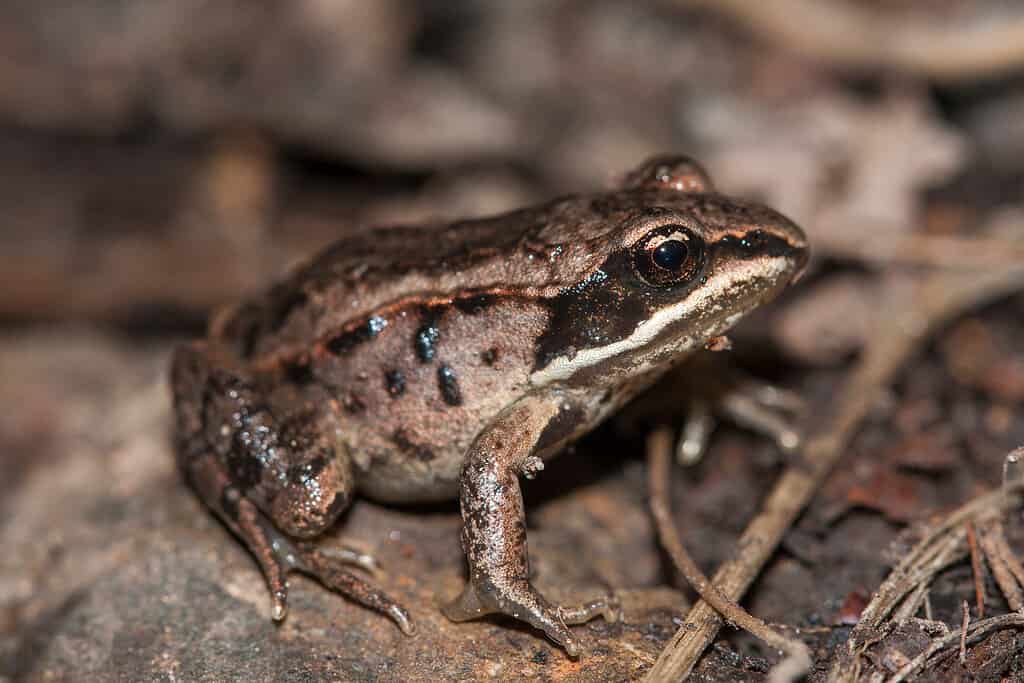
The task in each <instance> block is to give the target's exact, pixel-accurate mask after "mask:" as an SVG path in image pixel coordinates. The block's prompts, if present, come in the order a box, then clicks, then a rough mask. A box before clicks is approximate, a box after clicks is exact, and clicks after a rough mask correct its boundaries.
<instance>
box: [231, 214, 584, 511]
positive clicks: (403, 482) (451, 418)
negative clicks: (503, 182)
mask: <svg viewBox="0 0 1024 683" xmlns="http://www.w3.org/2000/svg"><path fill="white" fill-rule="evenodd" d="M577 201H578V200H576V199H573V198H570V199H563V200H559V201H558V202H553V203H551V204H548V205H545V206H543V207H539V208H536V209H529V210H524V211H518V212H514V213H510V214H505V215H502V216H498V217H495V218H490V219H483V220H475V221H466V222H462V223H456V224H452V225H449V226H445V227H440V228H429V227H428V228H423V227H419V228H384V229H376V230H372V231H369V232H366V233H365V234H363V235H359V236H356V237H354V238H352V239H347V240H344V241H341V242H339V243H337V244H335V245H334V246H332V247H330V248H329V249H328V250H326V251H324V252H323V253H321V254H320V255H319V256H318V257H316V258H315V259H314V260H313V261H311V262H310V263H309V264H308V265H306V266H304V267H302V268H301V269H299V270H297V271H296V272H295V273H293V274H292V275H291V276H290V277H289V278H287V279H286V280H284V281H283V282H281V283H280V284H278V285H276V286H274V287H273V288H271V289H270V290H269V291H268V292H267V293H266V294H265V295H263V296H262V297H261V298H258V299H255V300H253V301H251V302H248V303H246V304H243V305H241V306H240V307H238V308H236V309H234V310H233V311H231V312H229V313H226V314H223V315H222V316H221V317H220V319H219V320H218V321H215V322H214V324H213V330H212V336H213V337H214V338H217V339H219V340H221V341H222V342H226V343H227V344H228V345H229V346H231V347H232V348H233V349H235V351H234V353H235V354H236V355H237V356H238V357H239V359H240V360H241V361H242V362H244V363H246V364H248V365H249V367H250V368H252V369H253V370H254V371H255V372H257V373H258V374H263V375H264V376H266V377H268V378H271V377H272V378H273V381H269V382H268V383H267V384H268V386H274V387H280V385H281V383H280V382H279V381H277V380H279V379H282V378H283V379H285V380H286V382H285V384H286V385H287V389H288V392H287V393H286V394H282V398H281V399H280V400H281V402H282V403H287V402H290V401H292V397H293V396H294V392H295V389H298V390H299V392H300V393H301V395H302V396H304V397H305V399H306V402H307V403H309V404H311V405H316V406H318V407H320V408H324V407H326V409H325V410H322V411H321V412H322V414H323V419H325V420H327V421H328V422H329V423H330V424H329V425H328V427H329V428H333V429H334V431H335V432H336V433H337V434H339V440H340V442H341V445H342V447H344V448H345V449H346V450H347V451H348V453H349V454H350V455H351V457H352V459H353V461H354V463H355V465H356V470H357V479H358V480H359V483H360V486H361V488H362V489H363V491H364V492H366V493H369V494H371V495H374V496H375V497H377V498H379V499H385V500H397V501H410V500H417V499H418V500H431V499H442V498H447V497H450V496H451V495H454V493H455V491H456V483H457V480H458V474H459V471H460V469H461V464H462V458H463V455H464V453H465V452H466V451H467V449H468V446H469V445H470V443H471V442H472V440H473V439H474V438H475V437H476V435H477V434H478V433H479V432H480V430H481V429H482V428H483V426H485V425H486V424H487V423H489V422H490V421H491V420H492V419H493V418H494V416H495V415H496V414H497V413H498V412H500V411H501V410H502V409H504V408H505V407H507V405H509V404H510V403H511V402H514V400H516V399H517V398H518V397H521V396H522V395H523V394H524V393H525V392H526V391H528V386H527V385H528V382H529V375H530V372H531V370H532V369H533V368H534V364H535V362H536V357H535V340H536V339H537V338H538V337H539V336H540V335H542V334H543V332H544V329H545V326H546V324H547V321H548V318H549V315H550V310H549V309H548V307H547V306H546V305H545V303H544V301H545V299H546V297H549V296H551V295H553V294H554V293H556V292H558V291H559V290H561V289H562V288H564V287H565V286H567V285H568V284H570V281H571V280H572V278H574V277H575V275H574V274H573V273H571V272H570V273H568V275H567V269H566V266H565V264H564V263H563V262H561V261H560V257H562V256H563V255H564V254H565V252H566V247H565V246H563V244H562V243H561V242H556V241H554V240H553V239H552V238H551V236H550V235H547V234H545V229H547V228H550V226H552V225H559V226H562V228H563V229H562V230H559V231H554V232H553V233H552V234H555V235H558V236H559V237H563V238H564V237H565V236H566V235H567V234H568V236H569V237H570V238H572V237H573V235H572V234H571V231H570V232H569V233H567V232H566V231H565V229H564V227H565V226H567V225H570V224H572V225H575V224H576V223H577V222H578V215H579V206H578V204H577ZM588 215H589V214H588ZM581 241H582V240H581ZM581 246H582V245H581ZM582 251H583V250H581V253H582ZM588 258H589V257H588ZM589 266H590V264H589V262H586V259H584V260H583V261H581V262H580V263H577V264H575V266H574V267H578V268H587V267H589ZM274 391H275V392H277V393H282V392H281V389H280V388H276V389H274ZM271 400H274V399H273V397H271Z"/></svg>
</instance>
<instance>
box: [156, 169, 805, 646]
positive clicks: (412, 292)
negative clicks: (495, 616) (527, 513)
mask: <svg viewBox="0 0 1024 683" xmlns="http://www.w3.org/2000/svg"><path fill="white" fill-rule="evenodd" d="M805 262H806V241H805V238H804V236H803V233H802V232H801V231H800V229H799V228H797V227H796V226H795V225H793V224H792V223H791V222H789V221H788V220H787V219H786V218H784V217H783V216H781V215H780V214H778V213H776V212H774V211H772V210H771V209H767V208H765V207H762V206H759V205H756V204H751V203H746V202H741V201H739V200H735V199H730V198H728V197H725V196H723V195H720V194H717V193H716V192H714V190H713V188H712V186H711V183H710V180H709V179H708V177H707V175H706V174H705V173H704V171H703V170H702V169H701V168H700V167H699V166H698V165H697V164H696V163H695V162H693V161H691V160H689V159H687V158H685V157H663V158H657V159H652V160H650V161H649V162H647V163H646V164H644V165H643V166H641V167H640V168H638V169H636V170H635V171H633V172H631V173H630V174H628V175H627V176H626V177H625V179H624V181H623V182H622V183H621V186H620V187H619V188H618V189H615V190H613V191H610V192H607V193H602V194H595V195H583V196H570V197H566V198H563V199H559V200H556V201H553V202H550V203H548V204H545V205H542V206H539V207H535V208H530V209H524V210H521V211H516V212H512V213H508V214H504V215H501V216H497V217H494V218H489V219H483V220H475V221H466V222H462V223H456V224H453V225H449V226H443V227H434V228H415V229H414V228H392V229H379V230H376V231H373V232H370V233H368V234H366V235H364V236H361V237H359V238H356V239H351V240H346V241H343V242H340V243H338V244H336V245H334V246H333V247H331V248H330V249H328V250H327V251H325V252H324V253H323V254H321V255H320V256H319V257H318V258H316V259H315V260H314V261H313V262H312V263H310V264H309V265H308V266H306V267H305V268H302V269H301V270H299V271H297V272H296V273H295V274H294V275H292V276H291V277H290V278H289V279H287V280H285V281H284V282H282V283H281V284H279V285H277V286H275V287H274V288H272V289H271V290H270V291H269V292H268V293H267V294H266V295H265V296H263V297H262V298H259V299H256V300H254V301H250V302H247V303H244V304H242V305H240V306H237V307H235V308H232V309H230V310H226V311H222V312H221V313H220V314H218V315H217V316H215V317H214V319H213V321H212V323H211V326H210V333H209V338H208V339H207V340H206V341H205V342H200V343H195V344H192V345H190V346H186V347H183V348H181V349H179V351H178V352H177V354H176V356H175V360H174V367H173V370H172V377H173V387H174V394H175V406H176V413H177V420H178V428H177V434H178V439H179V448H178V454H179V456H178V457H179V462H180V465H181V467H182V469H183V471H184V472H185V474H186V475H187V477H188V479H189V481H190V482H191V483H192V485H193V487H194V488H195V489H196V491H197V492H198V493H199V495H200V496H201V498H202V499H203V500H204V501H205V502H206V504H207V505H209V506H210V507H211V508H212V509H213V510H214V511H215V512H216V513H217V514H218V515H219V516H220V518H221V519H223V520H224V522H225V523H226V524H227V525H228V527H230V528H231V530H232V531H233V532H234V533H235V534H236V535H238V536H239V537H240V538H241V539H242V540H243V541H244V542H245V543H246V545H247V546H248V547H249V549H250V550H251V551H252V552H253V554H254V555H255V556H256V558H257V560H258V561H259V563H260V566H261V568H262V569H263V572H264V574H265V576H266V578H267V582H268V584H269V586H270V589H271V593H272V597H273V607H274V609H273V611H274V616H275V618H277V619H280V618H283V617H284V614H285V611H286V587H287V586H286V582H285V575H286V574H287V573H288V572H290V571H303V572H306V573H309V574H312V575H313V576H315V577H317V578H319V579H320V580H321V581H322V582H323V583H325V584H326V585H327V586H328V587H331V588H333V589H335V590H337V591H339V592H341V593H343V594H345V595H347V596H349V597H351V598H353V599H354V600H356V601H358V602H360V603H362V604H364V605H367V606H369V607H371V608H374V609H377V610H379V611H381V612H384V613H386V614H388V615H389V616H391V618H393V619H394V620H395V621H396V622H397V623H398V625H399V626H400V627H401V628H402V629H403V630H404V631H406V632H410V631H411V629H412V625H411V622H410V620H409V618H408V614H407V613H406V611H405V610H404V609H402V608H401V607H400V606H399V605H397V604H396V603H395V602H394V601H393V600H391V599H390V598H388V597H387V596H386V595H385V594H383V593H382V592H380V591H379V590H378V589H376V588H374V587H373V586H372V585H370V584H368V583H367V582H365V581H364V580H363V579H362V578H360V577H358V576H357V575H355V574H352V573H351V572H349V571H347V570H346V569H344V568H343V567H342V566H341V565H342V564H346V563H347V564H353V565H357V566H362V567H364V568H366V567H370V566H372V560H371V559H370V558H368V557H366V556H362V555H359V554H358V553H356V552H354V551H349V550H345V551H342V552H341V553H340V554H338V555H336V556H334V555H332V556H331V557H329V558H328V557H325V556H324V555H323V554H322V553H319V552H318V551H316V550H314V549H313V547H312V546H311V545H309V544H306V543H303V542H302V541H301V540H299V539H308V538H311V537H314V536H316V535H317V534H319V533H320V532H322V531H323V530H324V529H326V528H327V527H328V526H330V525H331V524H332V523H333V522H334V521H335V520H336V519H337V517H338V515H339V514H340V513H341V512H342V510H344V508H345V507H346V506H347V505H348V504H349V502H350V501H351V499H352V496H353V495H354V494H355V493H356V492H357V491H358V492H360V493H362V494H364V495H367V496H370V497H373V498H375V499H378V500H382V501H392V502H415V501H432V500H441V499H447V498H452V497H455V496H458V497H459V498H460V500H461V504H462V514H463V519H464V528H463V534H462V543H463V548H464V550H465V553H466V558H467V560H468V563H469V568H470V574H469V583H468V584H467V587H466V589H465V591H464V592H463V594H462V595H461V596H460V597H459V599H458V600H456V601H455V602H454V603H452V604H451V605H449V606H448V607H447V608H445V613H446V614H447V615H448V616H449V617H450V618H452V619H455V620H463V619H471V618H475V617H478V616H480V615H483V614H487V613H491V612H501V613H504V614H508V615H511V616H513V617H515V618H518V619H522V620H524V621H526V622H528V623H530V624H533V625H534V626H536V627H537V628H540V629H542V630H543V631H544V632H545V633H546V634H547V635H548V636H549V637H551V638H552V639H553V640H554V641H556V642H558V643H560V644H561V645H563V646H564V647H565V648H566V650H567V652H569V654H571V655H574V656H575V655H576V654H577V653H578V649H579V648H578V645H577V643H576V641H575V639H574V638H573V636H572V633H571V632H570V631H569V629H568V628H567V627H566V624H574V623H581V622H583V621H586V620H588V619H591V618H593V617H594V616H596V615H598V614H604V615H605V616H606V617H609V618H610V617H611V616H613V615H614V605H612V604H611V602H610V601H608V600H596V601H594V602H591V603H587V604H583V605H577V606H558V605H553V604H551V603H549V602H548V601H547V600H546V599H545V598H544V597H543V596H542V595H540V594H539V593H538V592H537V591H536V590H535V589H534V588H533V586H532V585H531V584H530V581H529V569H528V558H527V553H526V526H525V518H524V511H523V502H522V496H521V493H520V489H519V475H520V474H522V475H525V476H527V477H528V478H532V477H533V476H535V475H536V473H537V472H538V471H539V470H541V469H543V461H544V459H546V458H548V457H550V456H552V455H554V454H556V453H557V452H558V451H559V450H561V449H562V448H563V447H564V446H565V445H566V444H567V443H569V442H571V441H572V440H573V439H576V438H578V437H579V436H580V435H582V434H584V433H585V432H587V431H588V430H590V429H592V428H593V427H594V426H595V425H596V424H598V423H599V422H600V421H601V420H602V419H604V418H605V417H607V416H608V415H609V414H610V413H612V412H613V411H614V410H615V409H617V408H618V407H619V406H620V405H622V403H624V402H625V401H627V400H628V399H629V398H631V397H632V396H633V395H635V394H636V393H637V392H638V391H640V390H642V389H643V388H644V387H646V386H647V385H649V384H650V383H651V382H653V381H654V380H655V379H657V377H659V376H660V375H661V374H663V373H664V372H665V371H666V370H667V369H668V368H670V367H671V366H672V365H673V364H675V363H677V362H678V361H679V360H680V359H682V358H683V357H685V356H686V355H687V353H689V352H690V351H691V350H693V349H695V348H699V347H700V346H701V345H703V344H704V343H705V342H707V341H708V340H709V339H711V338H713V337H715V336H717V335H719V334H721V333H722V332H724V331H725V330H726V329H727V328H728V327H730V326H731V325H732V324H734V323H735V321H736V320H737V319H738V318H739V317H741V316H742V315H743V314H745V313H746V312H748V311H749V310H751V309H752V308H755V307H756V306H758V305H760V304H761V303H763V302H764V301H766V300H767V299H769V298H771V297H772V296H774V295H775V294H776V293H777V292H778V291H779V290H780V289H782V288H783V287H784V286H785V285H787V284H788V283H789V282H790V281H791V280H792V279H793V277H795V275H796V274H797V273H799V271H800V270H801V269H802V267H803V265H804V263H805Z"/></svg>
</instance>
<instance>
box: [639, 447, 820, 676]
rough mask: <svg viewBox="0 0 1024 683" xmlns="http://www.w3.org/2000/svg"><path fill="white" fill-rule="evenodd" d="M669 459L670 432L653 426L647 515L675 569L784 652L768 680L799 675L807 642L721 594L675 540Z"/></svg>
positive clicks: (732, 619) (807, 664)
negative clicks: (779, 629) (763, 619)
mask: <svg viewBox="0 0 1024 683" xmlns="http://www.w3.org/2000/svg"><path fill="white" fill-rule="evenodd" d="M671 462H672V432H671V431H670V430H669V429H667V428H664V427H663V428H660V429H656V430H654V431H653V432H651V434H650V436H649V437H648V438H647V477H648V489H649V491H650V496H651V501H650V505H651V515H653V517H654V522H655V526H656V527H657V531H658V538H659V540H660V541H661V545H662V546H663V547H664V548H665V550H666V551H667V552H668V554H669V557H671V558H672V562H673V563H674V564H675V566H676V569H678V570H679V572H680V573H681V574H682V575H683V576H684V577H685V578H686V580H687V581H688V582H689V583H690V585H691V586H693V589H694V590H695V591H697V593H698V594H699V595H700V596H701V597H702V598H703V599H704V600H706V601H707V603H708V604H709V605H711V606H712V607H714V608H715V609H716V610H718V613H719V614H721V615H722V616H723V617H724V618H725V620H726V621H728V622H729V623H730V624H733V625H735V626H737V627H739V628H742V629H744V630H746V631H748V632H749V633H750V634H751V635H753V636H754V637H756V638H758V639H760V640H762V641H763V642H764V643H765V644H767V645H768V646H769V647H772V648H775V649H777V650H782V651H783V652H785V653H786V654H787V655H788V656H787V658H786V659H785V660H783V661H782V662H780V663H779V664H778V665H776V666H775V667H774V668H773V669H772V671H771V673H770V675H769V680H770V681H780V682H781V681H794V680H797V679H799V678H800V677H802V676H803V675H804V674H806V673H807V672H808V671H810V668H811V654H810V651H809V650H808V649H807V646H806V645H804V644H803V643H802V642H800V641H799V640H792V639H789V638H786V637H785V636H783V635H782V634H780V633H778V632H777V631H775V630H773V629H772V628H771V627H769V626H768V624H766V623H765V622H764V621H762V620H760V619H758V618H757V617H755V616H753V615H751V614H750V613H749V612H747V611H746V610H744V609H743V608H742V607H740V606H739V605H738V604H736V603H735V602H733V601H731V600H729V599H728V598H727V597H725V596H724V595H722V593H721V592H719V590H718V589H717V588H715V587H714V586H713V585H712V584H711V582H710V581H709V580H708V578H707V576H705V575H704V572H702V571H701V570H700V567H698V566H697V563H696V562H694V560H693V558H692V557H691V556H690V554H689V553H688V552H687V550H686V547H685V546H684V545H683V543H682V541H680V540H679V533H678V532H677V530H676V527H675V522H674V521H673V519H672V512H671V504H670V497H669V482H670V481H671ZM649 680H651V679H649Z"/></svg>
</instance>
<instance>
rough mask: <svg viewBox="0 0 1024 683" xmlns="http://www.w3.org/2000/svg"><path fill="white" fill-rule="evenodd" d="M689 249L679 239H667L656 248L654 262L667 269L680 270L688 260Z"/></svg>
mask: <svg viewBox="0 0 1024 683" xmlns="http://www.w3.org/2000/svg"><path fill="white" fill-rule="evenodd" d="M688 253H689V250H688V249H687V248H686V244H685V243H683V242H680V241H679V240H666V241H664V242H662V243H661V244H659V245H658V248H657V249H655V250H654V263H655V265H657V266H658V267H659V268H664V269H665V270H678V269H679V268H681V267H682V265H683V264H684V263H685V262H686V256H687V254H688Z"/></svg>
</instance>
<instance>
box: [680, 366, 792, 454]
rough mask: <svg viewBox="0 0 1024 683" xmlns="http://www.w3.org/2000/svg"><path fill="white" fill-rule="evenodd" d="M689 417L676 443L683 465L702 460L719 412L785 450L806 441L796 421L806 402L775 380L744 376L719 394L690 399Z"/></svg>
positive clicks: (790, 450) (788, 450) (784, 451)
mask: <svg viewBox="0 0 1024 683" xmlns="http://www.w3.org/2000/svg"><path fill="white" fill-rule="evenodd" d="M688 408H689V409H688V410H687V414H686V420H685V422H684V423H683V429H682V432H681V433H680V435H679V441H678V442H677V444H676V459H677V460H678V461H679V463H680V464H682V465H693V464H695V463H697V462H699V461H700V459H701V457H703V455H704V452H705V451H706V450H707V444H708V439H709V438H710V436H711V433H712V432H713V431H714V429H715V414H716V413H717V414H718V415H720V416H721V417H724V418H726V419H728V420H730V421H732V422H734V423H735V424H738V425H740V426H741V427H746V428H747V429H750V430H752V431H755V432H757V433H759V434H761V435H763V436H766V437H768V438H769V439H771V440H772V442H774V443H775V446H776V447H777V448H778V449H779V450H780V451H782V452H783V453H787V454H789V453H794V452H796V451H797V450H798V449H799V448H800V445H801V444H802V442H803V436H802V434H801V432H800V431H799V430H798V429H797V428H796V426H795V422H796V420H797V417H798V416H799V415H801V414H802V413H803V412H804V411H805V409H806V406H805V404H804V402H803V400H802V399H801V398H800V397H799V396H797V395H796V394H794V393H793V392H790V391H787V390H785V389H782V388H780V387H776V386H774V385H772V384H768V383H765V382H760V381H757V380H753V379H750V378H744V380H743V381H742V382H739V383H737V384H735V385H733V386H730V387H728V389H726V390H725V391H723V393H721V394H720V395H718V396H716V397H715V400H714V405H712V403H711V402H710V401H708V400H707V399H703V398H695V399H692V400H691V401H690V402H689V406H688Z"/></svg>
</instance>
